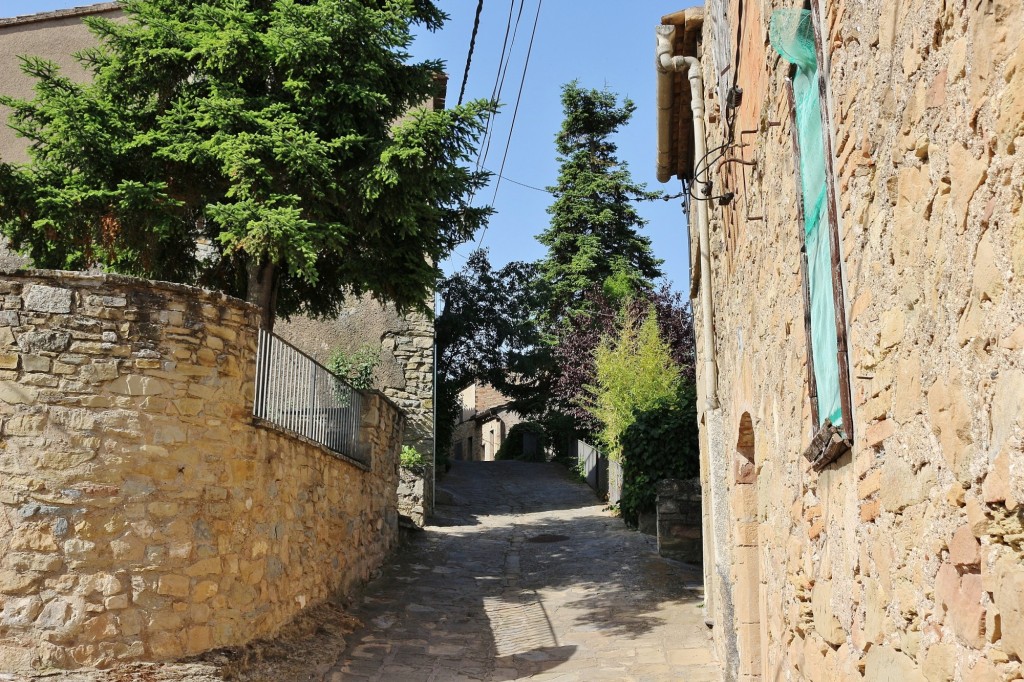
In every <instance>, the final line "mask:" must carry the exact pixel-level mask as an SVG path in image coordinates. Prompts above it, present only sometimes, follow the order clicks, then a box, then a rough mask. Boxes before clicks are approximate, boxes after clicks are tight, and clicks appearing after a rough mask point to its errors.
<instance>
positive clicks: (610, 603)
mask: <svg viewBox="0 0 1024 682" xmlns="http://www.w3.org/2000/svg"><path fill="white" fill-rule="evenodd" d="M442 485H443V487H444V488H446V489H447V490H449V491H451V492H452V493H453V494H454V497H455V502H456V504H455V505H454V506H439V507H438V516H439V518H438V519H437V521H436V522H437V523H438V524H440V525H438V526H432V527H429V528H428V530H427V532H425V533H422V534H420V535H418V536H417V537H416V538H415V539H414V541H413V542H412V543H410V545H409V546H407V547H406V548H405V550H404V551H403V552H402V553H401V554H400V555H399V556H398V557H396V560H395V561H394V562H393V563H392V564H390V565H389V566H388V568H387V569H386V570H385V572H384V575H383V576H382V577H381V578H380V579H379V580H377V581H375V582H374V583H372V584H371V585H370V586H369V587H368V588H367V590H366V591H365V592H364V594H363V597H362V602H361V603H360V604H359V605H358V606H356V607H354V609H353V615H354V616H356V617H357V618H358V619H359V620H360V621H361V622H362V624H363V625H362V626H361V627H360V628H358V629H357V630H356V631H355V632H353V633H351V634H350V635H348V636H347V637H346V640H347V647H346V649H345V651H344V653H343V655H342V657H341V659H340V660H339V661H338V662H337V664H336V665H335V666H334V667H333V668H332V669H331V670H330V671H329V672H328V674H327V676H326V679H327V680H330V682H341V681H346V682H347V681H349V680H352V681H361V680H381V681H388V682H392V681H395V682H398V681H406V680H408V681H410V682H412V681H415V680H423V681H427V680H436V681H438V682H446V681H454V680H519V679H531V680H559V681H563V680H564V681H566V682H568V681H572V680H581V681H582V680H587V681H590V680H687V682H701V681H704V680H718V679H720V677H719V671H718V666H717V665H716V664H715V663H714V662H713V660H712V654H711V648H710V634H709V631H708V630H707V628H706V627H705V626H704V624H703V616H702V611H701V608H700V604H701V600H702V592H701V583H700V574H699V571H697V570H696V569H693V568H690V569H687V568H686V567H684V566H682V565H680V564H675V563H673V562H669V561H666V560H664V559H661V558H660V557H658V556H657V552H656V548H655V542H654V539H653V538H651V537H649V536H645V535H642V534H640V533H637V532H632V531H629V530H627V529H626V528H625V526H624V524H623V523H622V521H621V519H619V518H616V517H614V516H612V515H611V514H610V513H609V512H607V511H604V510H603V509H602V506H601V505H600V504H599V503H598V502H597V501H596V499H595V498H594V495H593V494H592V493H591V491H590V489H589V488H587V487H586V486H585V485H582V484H579V483H576V482H574V481H572V480H571V479H570V478H569V476H568V475H567V474H566V472H565V470H564V469H562V468H560V467H558V466H555V465H546V464H527V463H521V462H458V463H456V466H455V468H454V469H453V470H452V471H451V472H450V473H449V474H448V476H447V477H445V478H444V480H443V481H442Z"/></svg>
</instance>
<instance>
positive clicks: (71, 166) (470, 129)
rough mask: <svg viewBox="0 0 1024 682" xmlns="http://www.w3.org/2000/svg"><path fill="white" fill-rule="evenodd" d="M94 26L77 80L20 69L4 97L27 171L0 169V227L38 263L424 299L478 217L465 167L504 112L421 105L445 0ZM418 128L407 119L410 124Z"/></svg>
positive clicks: (154, 15) (130, 3) (286, 2)
mask: <svg viewBox="0 0 1024 682" xmlns="http://www.w3.org/2000/svg"><path fill="white" fill-rule="evenodd" d="M123 8H124V11H125V13H126V15H127V22H125V23H120V22H114V21H110V20H108V19H104V18H97V17H93V18H89V19H87V20H86V23H87V24H88V25H89V27H90V29H91V30H92V32H93V33H94V34H95V35H96V37H97V42H98V45H97V47H95V48H94V49H89V50H86V51H84V52H82V53H81V54H79V55H78V58H79V60H80V61H81V62H82V64H83V65H85V66H86V68H87V69H89V70H90V71H91V73H92V76H93V77H92V80H91V82H90V83H87V84H79V83H75V82H73V81H72V80H70V79H69V78H67V77H66V76H64V75H62V74H61V73H60V72H59V71H58V69H57V67H56V66H55V65H54V64H52V63H49V62H47V61H44V60H41V59H37V58H31V57H30V58H26V59H25V60H24V66H23V68H24V70H25V71H26V73H28V74H29V75H31V76H33V77H35V78H36V81H37V82H36V96H35V99H33V100H30V101H21V100H15V99H12V98H9V97H4V98H0V102H2V103H3V104H5V105H7V106H10V107H12V108H13V110H14V114H13V117H12V121H13V123H12V125H13V127H14V128H15V129H16V130H17V131H18V132H19V133H20V134H21V135H22V136H24V137H26V138H28V140H29V141H30V143H31V146H30V151H29V153H30V155H31V162H30V163H29V164H28V165H26V166H23V167H12V166H9V165H5V166H3V167H2V168H0V230H2V231H3V232H4V234H6V235H7V236H8V237H9V238H10V240H11V242H12V243H13V245H14V246H15V247H16V248H18V249H19V250H21V251H23V252H25V253H27V254H28V255H30V256H31V257H32V259H33V260H34V261H35V263H36V264H37V265H38V266H40V267H50V268H66V269H83V268H89V267H94V266H101V267H103V268H106V269H109V270H113V271H117V272H122V273H126V274H132V275H138V276H143V277H151V278H159V279H169V280H172V281H177V282H186V283H195V284H199V285H202V286H207V287H213V288H219V289H221V290H224V291H226V292H228V293H231V294H234V295H236V296H240V297H243V298H246V299H248V300H249V301H252V302H254V303H258V304H259V305H260V306H262V309H263V312H264V320H263V321H264V324H265V325H267V326H268V327H269V326H270V325H272V323H273V318H274V315H275V313H276V314H280V315H284V316H288V315H290V314H293V313H306V314H311V315H329V314H333V313H336V312H337V310H338V308H339V306H340V305H341V303H342V302H343V300H344V298H345V296H346V295H348V294H350V293H351V294H361V293H364V292H369V293H371V294H373V295H374V296H375V297H377V298H379V299H381V300H388V301H392V302H394V303H395V304H397V305H398V307H399V308H400V309H408V308H416V307H422V306H423V304H424V301H425V300H426V299H427V298H428V297H429V293H428V292H429V289H430V288H431V286H432V285H433V283H434V282H435V281H436V279H437V277H439V276H440V271H439V269H438V268H437V266H436V264H437V263H439V262H440V261H441V260H442V259H443V258H444V257H446V256H447V254H448V253H449V252H450V250H451V249H452V248H453V247H454V246H455V245H457V244H458V243H460V242H462V241H464V240H465V239H467V238H468V237H469V236H471V235H472V234H473V232H474V231H475V230H476V229H477V228H478V227H479V226H481V225H482V224H483V222H484V221H485V220H486V217H487V215H488V213H489V209H486V208H473V207H471V206H470V205H469V203H468V201H467V197H468V192H470V191H473V190H476V189H479V188H481V187H482V186H483V185H484V184H485V182H486V174H485V173H475V172H472V171H470V170H467V169H466V168H465V167H464V166H461V165H460V163H461V162H464V161H468V160H469V155H470V153H471V152H472V147H473V145H474V144H475V143H476V141H477V138H478V136H479V135H480V134H481V132H482V122H483V120H484V118H485V117H486V116H487V115H488V114H489V112H490V111H491V106H490V105H489V104H487V103H484V102H473V103H470V104H468V105H465V106H461V107H456V108H454V109H450V110H445V111H427V110H425V109H421V108H417V107H420V106H421V105H422V104H423V103H424V102H426V101H427V100H428V99H429V98H430V97H431V96H432V95H434V94H435V92H436V90H437V87H438V80H437V74H438V73H439V71H440V70H441V68H442V64H441V63H440V62H437V61H424V62H419V63H413V62H411V61H410V56H409V54H408V47H409V45H410V43H411V40H412V37H411V29H412V27H413V26H415V25H420V26H423V27H425V28H427V29H429V30H436V29H437V28H439V27H440V26H441V24H442V22H443V21H444V20H445V19H446V15H445V14H444V13H443V12H442V11H441V10H440V9H439V8H438V7H437V6H436V5H435V3H434V2H431V0H125V1H124V2H123ZM403 117H404V118H403Z"/></svg>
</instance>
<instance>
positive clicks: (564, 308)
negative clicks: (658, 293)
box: [538, 81, 662, 322]
mask: <svg viewBox="0 0 1024 682" xmlns="http://www.w3.org/2000/svg"><path fill="white" fill-rule="evenodd" d="M562 106H563V109H564V111H565V119H564V120H563V122H562V128H561V131H560V132H559V133H558V136H557V138H556V147H557V150H558V155H559V156H558V159H559V161H560V163H561V167H560V170H559V174H558V181H557V183H556V184H555V186H554V187H551V188H550V189H551V190H552V191H553V192H554V193H555V196H556V197H557V198H556V199H555V201H554V203H553V204H551V206H550V207H549V208H548V213H549V214H550V215H551V223H550V225H549V227H548V228H547V230H545V231H544V233H543V234H541V235H540V237H538V239H539V240H540V242H541V243H542V244H543V245H544V246H546V247H547V249H548V252H547V255H546V256H545V257H544V259H543V260H542V261H541V263H540V271H541V277H542V279H543V281H544V283H545V284H546V286H547V287H548V290H549V291H548V297H547V306H546V316H547V319H548V321H550V322H557V321H560V320H563V319H565V318H567V317H569V316H572V315H573V314H577V313H580V312H583V311H585V310H587V300H586V294H587V292H589V291H592V290H595V289H596V290H606V292H607V293H608V294H609V295H610V296H613V297H615V298H616V300H618V301H624V300H626V299H627V298H630V297H632V296H635V295H637V294H638V293H640V292H641V291H644V290H645V289H649V288H651V286H652V283H653V280H654V279H656V278H658V277H660V276H661V262H662V261H661V260H659V259H657V258H655V257H654V255H653V253H652V252H651V242H650V239H649V238H647V237H643V236H641V235H640V234H639V233H638V230H639V229H640V228H642V227H643V226H644V224H645V222H644V220H643V218H641V217H640V215H639V214H638V213H637V212H636V209H635V208H634V207H633V203H632V202H634V201H637V200H648V199H653V198H657V197H659V196H661V195H660V193H657V192H648V191H647V189H646V187H645V186H644V185H643V184H638V183H636V182H634V181H633V179H632V176H631V175H630V173H629V169H628V167H627V165H626V163H625V162H622V161H620V160H619V159H618V157H617V156H616V151H617V147H616V145H615V144H614V143H613V142H612V141H611V139H610V138H611V136H612V135H614V134H615V133H616V132H617V131H618V130H619V128H620V127H622V126H623V125H625V124H626V123H627V122H628V121H629V119H630V118H631V117H632V115H633V111H634V109H635V106H634V105H633V103H632V102H631V101H630V100H628V99H626V100H624V101H623V103H622V104H621V105H620V104H619V102H618V98H617V96H616V95H615V94H614V93H612V92H609V91H607V90H588V89H584V88H581V87H580V86H579V84H578V83H576V82H575V81H574V82H572V83H568V84H567V85H565V86H563V87H562Z"/></svg>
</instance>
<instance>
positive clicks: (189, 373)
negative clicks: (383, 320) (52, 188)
mask: <svg viewBox="0 0 1024 682" xmlns="http://www.w3.org/2000/svg"><path fill="white" fill-rule="evenodd" d="M258 321H259V315H258V311H257V309H256V308H255V307H254V306H251V305H249V304H247V303H244V302H242V301H238V300H236V299H232V298H230V297H227V296H224V295H222V294H218V293H213V292H209V291H203V290H201V289H195V288H192V287H185V286H181V285H175V284H165V283H155V282H147V281H142V280H136V279H131V278H127V277H118V276H109V275H86V274H79V273H54V272H48V271H21V272H18V273H12V272H6V273H3V276H2V278H0V433H2V435H3V437H2V441H0V670H4V671H7V672H21V671H25V670H32V669H36V670H38V669H41V668H50V667H57V668H74V667H78V666H82V665H98V666H107V665H111V664H113V663H115V662H118V661H125V660H139V659H141V660H166V659H170V658H177V657H180V656H183V655H190V654H197V653H200V652H202V651H205V650H208V649H211V648H215V647H222V646H234V645H240V644H244V643H246V642H248V641H250V640H253V639H256V638H259V637H269V636H272V635H273V634H274V633H275V632H276V631H277V629H278V628H280V627H281V626H282V625H284V624H285V623H287V622H288V621H290V620H291V619H292V618H293V617H294V616H295V615H296V614H297V613H298V612H299V611H300V610H301V609H303V608H304V607H306V606H308V605H313V604H317V603H319V602H322V601H323V600H325V599H327V598H328V597H329V596H332V595H334V594H336V593H339V592H341V593H343V592H345V591H347V590H349V589H350V588H351V587H353V586H354V585H356V584H358V583H360V582H363V581H366V580H367V579H368V578H369V577H370V575H371V573H372V572H373V571H375V570H376V569H377V568H378V567H379V566H380V565H381V564H382V563H383V561H384V559H385V557H386V556H387V555H388V553H389V552H390V550H391V549H392V548H393V547H394V545H395V543H396V542H397V539H398V512H397V494H396V489H397V485H398V468H399V467H398V461H399V459H398V453H399V448H400V446H401V440H402V430H403V427H404V415H403V414H402V412H401V410H399V409H398V407H397V406H396V405H395V404H394V403H393V402H391V401H390V400H389V399H387V398H386V397H385V396H383V395H382V394H380V393H367V394H364V396H363V398H362V400H363V408H362V411H361V422H360V424H359V440H358V443H357V444H356V446H355V447H356V448H357V449H358V450H359V453H358V454H359V455H360V456H361V459H358V460H357V459H354V458H350V457H347V456H346V455H345V454H344V453H335V452H333V451H330V450H328V449H327V448H324V447H322V446H320V445H318V444H316V443H315V442H313V441H310V440H308V439H305V438H302V437H301V436H298V435H296V434H294V433H292V432H289V431H286V430H283V429H280V428H277V427H275V426H274V425H273V424H271V423H268V422H266V421H264V420H257V419H255V418H254V417H253V400H254V392H255V387H256V370H257V363H256V339H257V329H258ZM363 453H366V455H368V456H362V455H363ZM353 454H356V453H353Z"/></svg>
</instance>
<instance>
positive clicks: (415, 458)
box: [399, 445, 427, 473]
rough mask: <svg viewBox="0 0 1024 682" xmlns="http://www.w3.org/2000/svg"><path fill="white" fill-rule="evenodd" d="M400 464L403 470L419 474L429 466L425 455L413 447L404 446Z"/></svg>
mask: <svg viewBox="0 0 1024 682" xmlns="http://www.w3.org/2000/svg"><path fill="white" fill-rule="evenodd" d="M399 463H400V464H401V465H402V468H403V469H409V470H410V471H415V472H417V473H422V472H423V470H424V469H425V468H426V466H427V460H426V458H425V457H424V456H423V454H422V453H421V452H420V451H419V450H417V449H416V448H414V447H412V446H411V445H403V446H402V452H401V454H400V455H399Z"/></svg>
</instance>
